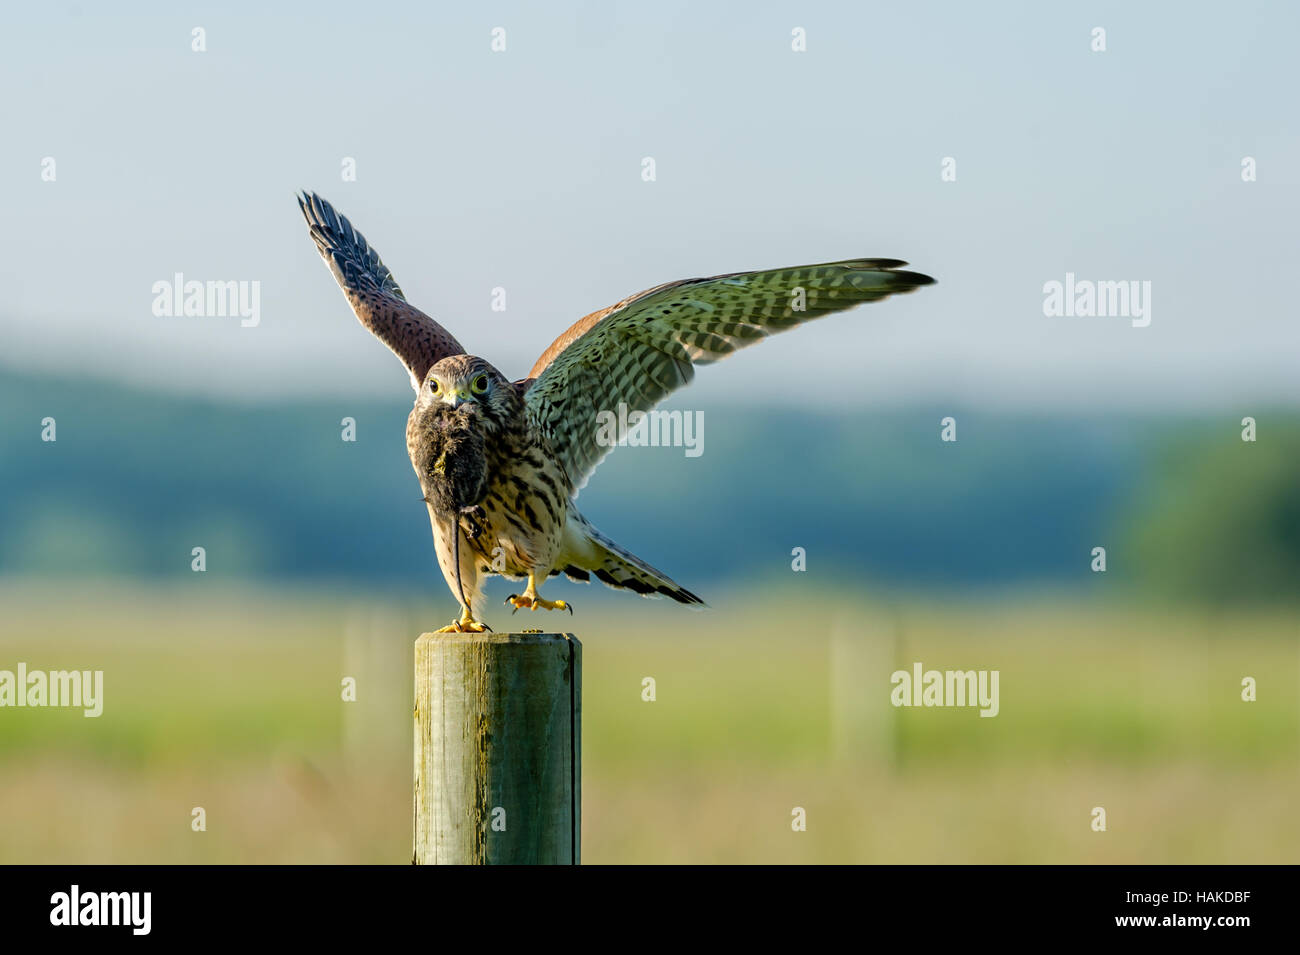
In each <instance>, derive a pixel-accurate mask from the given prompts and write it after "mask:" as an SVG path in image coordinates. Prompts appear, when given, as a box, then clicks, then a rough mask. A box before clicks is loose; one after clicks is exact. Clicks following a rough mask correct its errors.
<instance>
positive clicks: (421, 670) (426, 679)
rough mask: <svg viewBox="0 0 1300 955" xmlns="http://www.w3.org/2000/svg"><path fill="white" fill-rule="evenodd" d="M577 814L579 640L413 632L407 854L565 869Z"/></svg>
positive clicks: (571, 857)
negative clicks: (411, 806)
mask: <svg viewBox="0 0 1300 955" xmlns="http://www.w3.org/2000/svg"><path fill="white" fill-rule="evenodd" d="M581 810H582V644H581V643H579V642H578V639H577V638H576V637H574V636H573V635H572V634H568V633H426V634H423V635H421V637H420V639H419V640H417V641H416V642H415V825H414V843H415V854H414V859H413V861H414V862H415V863H416V864H417V865H426V864H452V865H456V864H461V865H477V864H525V863H537V864H574V865H576V864H577V863H578V861H579V843H580V837H581V827H582V811H581Z"/></svg>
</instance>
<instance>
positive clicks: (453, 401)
mask: <svg viewBox="0 0 1300 955" xmlns="http://www.w3.org/2000/svg"><path fill="white" fill-rule="evenodd" d="M467 401H469V392H467V391H461V390H460V389H457V390H456V391H453V392H452V393H451V394H449V395H448V396H447V404H449V405H451V406H452V407H453V408H459V407H460V406H461V405H463V404H464V403H465V402H467Z"/></svg>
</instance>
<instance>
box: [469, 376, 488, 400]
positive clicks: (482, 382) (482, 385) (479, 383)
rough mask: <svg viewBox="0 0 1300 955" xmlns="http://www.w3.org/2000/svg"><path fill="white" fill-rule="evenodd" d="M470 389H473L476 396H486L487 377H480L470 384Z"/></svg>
mask: <svg viewBox="0 0 1300 955" xmlns="http://www.w3.org/2000/svg"><path fill="white" fill-rule="evenodd" d="M470 388H472V389H473V391H474V394H476V395H481V394H484V393H485V392H486V391H487V375H479V376H478V377H477V378H475V379H474V380H473V381H472V382H470Z"/></svg>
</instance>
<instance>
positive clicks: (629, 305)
mask: <svg viewBox="0 0 1300 955" xmlns="http://www.w3.org/2000/svg"><path fill="white" fill-rule="evenodd" d="M298 205H299V207H300V208H301V209H302V214H303V215H304V216H305V217H306V219H307V224H308V225H309V226H310V227H311V236H312V238H313V239H314V240H315V242H316V247H317V248H318V249H319V250H320V254H321V256H322V257H323V258H324V259H325V262H326V264H327V265H328V266H329V268H330V271H332V272H333V273H334V277H335V278H336V279H337V280H338V283H339V285H340V286H341V287H342V289H343V294H344V296H345V297H346V298H347V300H348V304H349V305H351V306H352V310H353V311H354V312H355V313H356V316H357V318H358V319H360V321H361V324H362V325H364V326H365V327H366V328H367V329H369V330H370V332H371V334H373V335H374V336H375V337H376V338H378V339H379V340H380V341H382V342H383V343H384V344H385V345H387V346H388V348H389V349H390V350H391V351H392V352H393V353H394V354H396V355H397V357H398V358H399V359H401V361H402V364H403V365H405V366H406V370H407V371H408V372H409V373H410V376H411V385H412V387H413V388H414V389H415V394H416V398H415V406H414V407H413V408H412V410H411V416H410V418H409V419H408V422H407V450H408V451H409V452H410V454H411V463H412V466H413V467H414V468H415V469H416V474H417V477H419V478H420V482H421V487H422V489H423V490H425V495H424V497H425V501H426V502H427V503H428V511H429V518H430V522H431V524H432V526H433V538H434V544H435V549H436V551H437V554H438V565H439V567H440V568H441V569H442V573H443V576H444V577H445V578H446V580H447V585H448V587H449V588H450V589H451V590H452V593H453V595H455V596H456V597H457V599H458V600H459V601H460V604H461V614H460V617H459V618H458V619H457V620H455V621H453V622H452V624H451V625H450V626H448V627H444V628H443V630H445V631H481V630H483V629H485V627H484V625H483V624H482V623H481V622H480V620H479V613H480V608H481V607H482V604H483V582H484V579H485V578H486V577H489V576H498V575H499V576H505V577H510V578H512V579H516V580H522V579H527V581H528V585H527V587H526V589H525V590H524V592H523V593H522V594H516V595H512V596H511V597H510V598H508V599H507V601H506V603H507V604H511V605H513V606H514V608H515V610H519V609H531V610H536V609H538V608H543V609H546V610H556V609H559V610H569V611H570V613H572V607H571V606H570V605H569V604H568V603H567V602H566V601H564V600H547V599H546V598H544V597H542V596H541V595H540V594H539V593H538V589H539V588H540V587H541V585H542V583H544V582H545V581H546V580H547V579H548V578H550V577H554V576H556V575H557V574H561V573H563V574H564V575H565V576H567V577H568V578H570V579H571V580H578V581H589V580H590V579H591V577H592V576H595V577H596V579H597V580H600V581H602V582H603V583H605V584H607V585H609V586H610V587H614V588H619V589H625V590H631V591H634V592H635V593H638V594H642V595H645V596H655V595H658V594H665V595H667V596H669V597H671V598H672V599H674V600H676V601H678V602H679V603H683V604H703V601H701V600H700V598H699V597H697V596H696V595H695V594H693V593H691V592H690V591H689V590H687V589H686V588H684V587H682V586H681V585H680V584H677V583H676V582H674V581H673V580H672V579H671V578H670V577H668V576H667V575H666V574H664V573H662V572H661V571H659V570H656V569H655V568H654V567H651V566H650V565H649V564H647V563H646V562H645V561H643V560H641V559H640V558H639V557H636V556H634V555H633V554H631V553H629V552H628V551H626V550H624V549H623V548H622V547H620V546H619V545H618V544H616V543H614V541H612V540H610V539H609V538H608V537H606V536H605V535H604V534H602V533H601V532H600V531H598V530H597V529H596V528H595V527H593V526H592V524H591V523H590V522H589V521H588V520H587V519H586V518H585V517H583V516H582V514H581V513H580V512H579V511H578V508H577V505H576V504H575V499H576V498H577V495H578V491H579V490H580V489H581V488H582V487H583V486H584V485H585V484H586V483H587V479H588V478H589V477H590V476H591V473H592V471H594V470H595V468H596V465H597V464H598V463H599V462H600V460H601V459H602V458H603V457H604V456H605V455H606V454H607V453H609V451H610V450H611V448H612V446H613V445H614V444H616V443H617V440H610V434H609V429H608V424H607V422H608V421H609V420H610V415H611V414H614V413H615V412H616V409H619V407H620V404H622V405H625V406H626V408H627V409H628V412H629V413H630V412H631V411H642V412H644V411H649V410H650V409H651V408H653V407H654V406H655V405H656V404H657V403H658V402H659V401H660V400H662V399H663V398H664V397H666V396H667V395H668V394H670V393H671V392H673V391H675V390H676V389H678V388H680V387H682V386H683V385H685V384H687V383H688V382H690V380H691V379H692V377H694V373H695V366H696V365H705V364H708V363H709V362H713V361H718V360H719V359H722V358H725V357H727V356H728V355H730V354H731V353H732V352H734V351H736V350H737V349H740V348H744V347H745V346H747V345H752V344H754V343H755V342H758V341H761V340H762V339H764V338H766V337H767V336H768V335H771V334H773V333H775V332H780V331H784V330H786V329H788V328H793V327H794V326H796V325H800V324H802V323H804V322H807V321H810V320H812V319H814V318H818V317H820V316H822V315H826V314H829V313H831V312H839V311H843V310H845V309H848V308H852V307H853V306H855V305H859V304H861V303H863V302H874V301H877V300H878V299H883V298H887V297H888V296H890V295H894V294H897V293H901V292H910V291H912V290H913V289H915V288H918V287H919V286H922V285H930V284H932V283H933V282H934V279H932V278H930V277H929V276H927V275H921V274H919V273H917V272H907V271H902V269H901V267H902V266H904V265H906V264H907V263H906V262H901V261H899V260H897V259H848V260H845V261H843V262H827V263H824V264H821V265H802V266H794V267H791V268H783V269H769V270H766V271H760V272H733V273H730V274H727V275H715V276H713V277H711V278H699V279H683V280H681V281H677V282H668V283H666V284H664V285H657V286H655V287H654V288H651V289H647V290H646V291H644V292H639V293H637V294H636V295H632V296H630V297H628V298H625V299H623V300H622V301H621V302H618V303H616V304H614V305H611V306H610V307H608V308H604V309H601V310H600V311H597V312H592V313H591V314H590V315H588V316H586V317H585V318H583V319H580V320H579V321H578V322H577V323H575V324H574V325H573V326H571V327H570V328H569V329H568V330H567V331H565V332H564V333H563V334H562V335H560V337H559V338H557V339H556V340H555V341H554V342H553V343H552V344H551V346H550V347H549V348H547V349H546V351H544V352H543V353H542V355H541V357H540V358H538V359H537V361H536V363H535V364H534V365H533V367H532V369H531V370H530V371H529V372H528V374H527V375H526V376H525V377H523V378H521V379H519V380H517V381H511V380H510V379H508V378H506V377H505V375H503V374H501V372H499V371H498V370H497V369H496V368H495V367H493V365H492V364H491V363H490V362H488V361H487V360H486V359H484V358H478V357H476V356H474V355H468V354H466V353H465V349H463V348H462V347H461V346H460V343H459V342H457V341H456V339H455V338H453V337H452V336H451V335H450V334H449V333H448V332H447V331H446V329H444V328H443V327H442V326H441V325H439V324H438V323H437V322H435V321H434V320H433V319H432V318H430V317H429V316H428V315H426V314H424V313H423V312H421V311H420V310H419V309H417V308H415V307H414V306H413V305H411V304H409V303H408V302H407V301H406V297H405V296H404V295H403V294H402V290H401V289H400V288H399V287H398V285H397V282H396V281H395V280H394V279H393V276H392V273H391V272H389V271H388V268H387V267H386V266H385V265H384V263H383V262H382V261H380V258H379V255H378V254H377V253H376V252H375V251H374V249H372V248H371V247H370V245H369V244H368V243H367V242H366V240H365V238H364V237H363V236H362V235H361V233H360V232H358V231H357V230H355V229H354V228H353V227H352V224H351V223H350V222H349V221H348V220H347V219H346V218H344V217H343V216H342V215H340V214H339V213H337V212H336V211H335V210H334V207H333V206H331V205H330V204H329V203H328V202H326V201H325V200H324V199H322V198H320V197H319V196H317V195H315V194H312V193H305V194H302V195H300V196H299V198H298ZM447 409H455V410H457V411H461V410H463V411H465V412H466V413H467V415H468V417H467V420H468V421H470V422H472V423H471V424H466V425H456V426H455V427H471V428H476V429H477V435H478V436H481V450H473V449H475V448H478V447H479V445H478V444H477V443H476V442H475V441H471V442H468V443H465V444H463V445H462V446H463V447H465V448H469V449H471V450H470V451H469V452H467V453H468V454H469V455H470V456H469V457H466V458H465V459H464V460H465V461H467V462H468V465H467V466H465V467H464V468H463V471H464V473H466V474H471V475H472V474H473V473H474V472H476V471H478V470H479V468H480V467H481V466H485V468H486V474H485V477H486V489H485V493H483V495H482V497H481V499H480V500H478V501H473V502H468V503H469V504H470V505H471V506H469V507H466V506H465V505H463V504H460V503H458V497H464V496H465V493H464V492H463V491H458V490H457V489H456V488H448V487H443V488H441V490H440V489H439V488H438V486H437V482H438V481H439V480H442V477H441V476H440V475H442V474H445V473H446V464H447V460H448V459H446V458H445V457H442V458H440V457H439V455H442V452H443V450H444V444H445V442H446V438H445V437H439V436H438V433H437V432H436V431H434V432H431V431H430V430H429V429H430V428H431V427H432V428H437V427H440V426H442V427H445V426H446V423H445V422H446V419H445V417H443V416H445V412H446V410H447ZM602 412H605V414H604V415H602ZM624 420H626V419H624ZM440 421H441V422H443V424H442V425H439V422H440ZM431 434H432V435H433V437H432V438H431V437H430V435H431ZM475 454H477V455H478V457H474V456H473V455H475ZM440 460H441V461H442V470H441V471H440V470H439V467H440V465H439V461H440ZM458 473H459V472H458ZM465 483H474V481H473V480H469V481H467V482H465ZM431 490H432V492H433V493H432V494H431V493H430V492H431ZM440 500H441V501H443V504H444V506H439V504H438V501H440ZM453 503H455V506H454V507H453V506H451V504H453Z"/></svg>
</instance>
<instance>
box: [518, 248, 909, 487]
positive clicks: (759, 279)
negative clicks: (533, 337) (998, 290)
mask: <svg viewBox="0 0 1300 955" xmlns="http://www.w3.org/2000/svg"><path fill="white" fill-rule="evenodd" d="M906 264H907V263H906V262H900V261H898V260H897V259H851V260H848V261H845V262H828V263H825V264H822V265H804V266H796V267H792V268H785V269H771V270H768V271H763V272H736V273H733V274H730V275H716V276H713V277H712V278H703V279H685V280H683V281H680V282H670V283H668V284H667V285H660V286H658V287H656V288H652V289H649V290H647V291H645V292H641V293H640V294H639V295H634V296H632V297H631V298H627V299H624V300H623V301H621V302H619V303H618V304H616V305H612V306H610V307H609V308H606V309H603V310H601V311H599V312H593V313H592V314H590V315H588V316H587V317H586V318H583V319H581V320H580V321H578V322H577V323H576V324H575V325H573V327H571V328H570V329H569V330H568V331H566V332H565V333H564V334H562V335H561V336H560V337H559V338H557V339H556V340H555V342H554V343H553V344H552V345H551V347H550V348H548V349H546V351H545V352H543V353H542V356H541V357H540V358H538V359H537V363H536V364H535V365H533V368H532V371H530V372H529V374H528V378H527V379H524V380H523V381H521V382H519V387H521V388H523V389H526V390H525V392H524V403H525V406H526V408H527V411H528V414H529V415H530V417H531V419H532V421H533V424H534V425H535V426H536V427H537V428H538V429H539V430H540V431H541V432H542V433H543V434H545V435H546V436H547V438H548V439H549V441H550V443H551V448H552V450H553V451H554V453H555V454H556V455H557V456H558V457H559V458H560V460H561V462H562V463H563V465H564V468H565V470H566V472H567V473H568V476H569V482H570V485H571V486H570V488H569V491H570V493H571V494H576V493H577V491H578V489H579V488H581V487H582V486H583V485H584V484H586V483H587V478H588V477H590V475H591V472H592V471H594V470H595V469H596V465H597V464H598V463H600V460H601V458H603V457H604V456H605V455H606V454H608V453H609V451H610V450H611V447H612V444H613V443H614V442H611V441H610V440H609V438H610V432H609V428H608V425H607V422H608V421H609V420H610V419H609V418H604V419H603V420H602V418H601V417H600V416H601V412H608V413H609V414H610V415H612V416H613V417H614V418H616V419H617V418H618V412H619V404H620V403H622V404H625V405H626V406H627V410H628V412H629V413H631V412H632V411H648V410H649V409H650V408H652V407H653V406H654V405H655V404H657V403H658V402H659V401H660V400H661V399H663V398H664V397H666V396H667V395H668V394H670V393H671V392H673V391H675V390H677V389H678V388H680V387H682V386H683V385H685V384H687V383H688V382H689V381H690V380H691V378H692V377H693V376H694V366H695V365H704V364H708V363H709V362H714V361H718V360H719V359H722V358H725V357H727V356H728V355H730V354H731V353H732V352H734V351H736V350H737V349H739V348H744V347H745V346H746V345H752V344H753V343H754V342H756V341H760V340H762V339H763V338H766V337H767V336H768V335H771V334H773V333H775V332H780V331H784V330H785V329H787V328H793V327H794V326H795V325H799V324H802V323H803V322H807V321H811V320H812V319H814V318H818V317H820V316H822V315H827V314H829V313H831V312H839V311H843V310H844V309H847V308H852V307H853V306H855V305H860V304H861V303H863V302H874V301H877V300H878V299H882V298H886V297H888V296H890V295H894V294H897V293H899V292H910V291H912V289H914V288H918V287H919V286H922V285H930V284H932V283H933V282H934V279H932V278H930V277H929V276H928V275H921V274H920V273H918V272H904V271H899V268H900V267H901V266H904V265H906ZM603 422H604V424H603Z"/></svg>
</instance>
